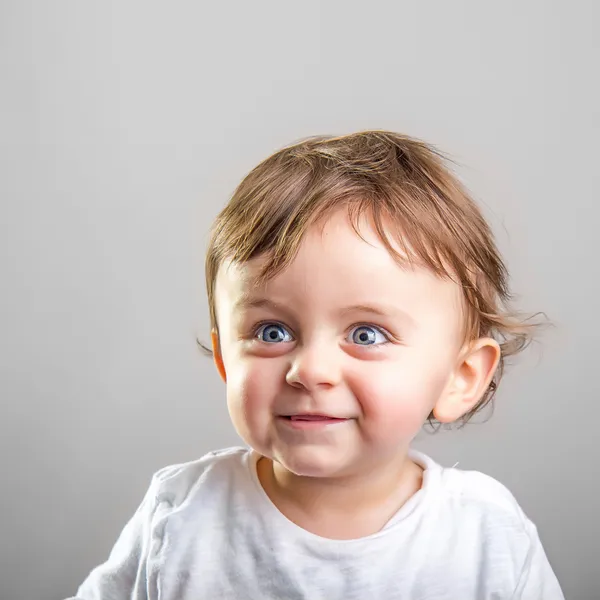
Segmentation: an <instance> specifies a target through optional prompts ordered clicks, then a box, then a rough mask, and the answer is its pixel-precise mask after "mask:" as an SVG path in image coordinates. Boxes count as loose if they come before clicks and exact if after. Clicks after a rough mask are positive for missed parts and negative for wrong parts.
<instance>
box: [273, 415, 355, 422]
mask: <svg viewBox="0 0 600 600" xmlns="http://www.w3.org/2000/svg"><path fill="white" fill-rule="evenodd" d="M282 418H283V419H286V420H288V421H292V422H302V421H312V422H325V423H337V422H341V421H347V420H348V419H344V418H340V417H331V416H329V415H313V414H298V415H283V416H282Z"/></svg>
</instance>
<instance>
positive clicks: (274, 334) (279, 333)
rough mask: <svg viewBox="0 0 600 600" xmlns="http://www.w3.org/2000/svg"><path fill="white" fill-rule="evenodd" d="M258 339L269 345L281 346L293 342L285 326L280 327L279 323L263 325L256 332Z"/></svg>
mask: <svg viewBox="0 0 600 600" xmlns="http://www.w3.org/2000/svg"><path fill="white" fill-rule="evenodd" d="M256 337H257V338H258V339H259V340H260V341H261V342H267V343H268V344H279V343H281V342H291V341H292V340H293V337H292V335H291V334H290V332H289V331H288V330H287V329H286V328H285V327H284V326H283V325H278V324H277V323H266V324H265V325H261V326H260V327H259V328H258V330H257V331H256Z"/></svg>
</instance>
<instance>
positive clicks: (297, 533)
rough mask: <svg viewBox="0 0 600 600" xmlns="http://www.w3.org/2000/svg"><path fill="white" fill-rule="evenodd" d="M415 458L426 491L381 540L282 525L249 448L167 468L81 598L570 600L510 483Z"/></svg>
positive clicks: (82, 590) (284, 522)
mask: <svg viewBox="0 0 600 600" xmlns="http://www.w3.org/2000/svg"><path fill="white" fill-rule="evenodd" d="M411 458H412V459H413V460H414V461H415V462H417V463H418V464H420V465H421V466H422V467H423V468H424V474H423V485H422V488H421V490H420V491H419V492H417V494H415V495H414V496H413V497H412V498H411V499H410V500H409V501H408V502H407V503H406V504H405V505H404V506H403V507H402V508H401V509H400V510H399V512H398V513H397V514H396V515H395V516H394V517H393V518H392V520H391V521H390V522H389V523H388V524H387V525H386V526H385V527H384V528H383V529H382V530H381V531H379V532H378V533H375V534H373V535H370V536H368V537H365V538H360V539H355V540H331V539H326V538H322V537H319V536H317V535H314V534H312V533H309V532H308V531H306V530H304V529H302V528H300V527H298V526H297V525H295V524H294V523H292V522H291V521H289V520H288V519H287V518H286V517H284V516H283V514H282V513H280V512H279V510H278V509H277V508H276V507H275V506H274V505H273V504H272V503H271V501H270V500H269V498H268V496H267V495H266V493H265V492H264V490H263V489H262V487H261V485H260V483H259V481H258V477H257V474H256V463H257V459H258V457H257V455H256V453H254V452H253V451H251V450H248V449H247V448H230V449H226V450H222V451H219V452H213V453H210V454H208V455H206V456H204V457H203V458H201V459H199V460H197V461H194V462H190V463H187V464H182V465H177V466H172V467H167V468H165V469H162V470H161V471H159V472H158V473H156V474H155V476H154V477H153V479H152V483H151V485H150V489H149V490H148V492H147V494H146V496H145V498H144V500H143V502H142V504H141V505H140V507H139V508H138V510H137V511H136V513H135V515H134V516H133V517H132V519H131V520H130V521H129V523H128V524H127V525H126V527H125V529H124V530H123V532H122V533H121V535H120V537H119V539H118V541H117V543H116V544H115V546H114V548H113V550H112V552H111V554H110V557H109V559H108V561H107V562H106V563H104V564H103V565H100V566H99V567H97V568H96V569H95V570H94V571H92V573H91V574H90V575H89V577H88V578H87V579H86V581H85V582H84V583H83V584H82V585H81V587H80V588H79V590H78V594H77V598H78V599H82V600H125V599H127V600H204V599H207V600H209V599H210V600H216V599H219V600H228V599H234V598H235V599H249V600H253V599H256V600H270V599H289V600H300V599H302V600H338V599H339V600H353V599H356V600H378V599H382V600H395V599H409V600H471V599H473V600H492V599H493V600H505V599H509V598H511V599H512V598H514V599H517V598H518V599H521V600H534V599H535V600H561V599H563V595H562V592H561V590H560V586H559V584H558V582H557V580H556V577H555V576H554V573H553V572H552V569H551V567H550V564H549V563H548V560H547V558H546V555H545V553H544V550H543V548H542V545H541V543H540V540H539V538H538V534H537V531H536V528H535V527H534V525H533V524H532V523H531V522H530V521H529V520H528V519H527V517H526V516H525V515H524V514H523V512H522V510H521V509H520V507H519V505H518V504H517V502H516V500H515V499H514V498H513V496H512V495H511V494H510V492H509V491H508V490H507V489H506V488H505V487H504V486H502V485H501V484H500V483H498V482H497V481H495V480H494V479H492V478H490V477H487V476H486V475H483V474H481V473H477V472H469V471H459V470H456V469H444V468H442V467H441V466H439V465H438V464H436V463H435V462H434V461H433V460H432V459H431V458H429V457H427V456H425V455H423V454H421V453H417V452H413V453H412V454H411ZM349 501H351V499H350V498H349Z"/></svg>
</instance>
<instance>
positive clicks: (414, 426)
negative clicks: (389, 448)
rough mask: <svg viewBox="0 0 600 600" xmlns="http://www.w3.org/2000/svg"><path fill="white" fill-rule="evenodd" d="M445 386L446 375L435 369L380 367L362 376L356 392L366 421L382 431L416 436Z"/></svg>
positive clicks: (366, 423) (368, 424)
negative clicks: (369, 374)
mask: <svg viewBox="0 0 600 600" xmlns="http://www.w3.org/2000/svg"><path fill="white" fill-rule="evenodd" d="M443 387H444V385H443V377H441V376H436V375H435V374H434V373H431V372H428V373H425V372H421V373H419V372H415V371H411V370H409V369H406V370H405V369H402V370H400V369H397V370H392V369H380V370H379V372H378V373H373V374H372V376H371V377H368V378H361V379H360V380H359V381H358V382H357V385H356V388H355V389H356V391H355V394H356V396H357V398H358V400H359V402H360V404H361V408H362V412H363V417H364V422H365V425H367V426H369V427H371V426H372V427H373V429H374V430H378V431H379V432H381V433H382V434H384V432H386V431H390V432H394V434H395V435H401V436H412V435H414V434H415V433H416V432H417V431H418V430H419V429H420V428H421V426H422V425H423V423H424V422H425V421H426V419H427V417H428V416H429V414H430V412H431V410H432V409H433V406H434V405H435V402H436V401H437V399H438V398H439V395H440V394H441V391H442V390H443Z"/></svg>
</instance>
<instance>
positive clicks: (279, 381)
mask: <svg viewBox="0 0 600 600" xmlns="http://www.w3.org/2000/svg"><path fill="white" fill-rule="evenodd" d="M360 231H361V235H362V236H363V237H364V238H365V240H366V241H364V240H362V239H361V238H360V237H359V236H357V235H356V233H355V232H354V230H353V229H352V227H351V225H350V223H349V221H348V218H347V216H346V214H345V213H344V212H340V213H337V214H335V215H334V216H333V217H332V218H331V219H330V220H329V221H328V222H327V223H326V224H325V227H324V228H323V227H315V228H314V229H313V230H311V231H309V232H308V233H307V235H306V237H305V238H304V240H303V242H302V245H301V247H300V250H299V253H298V255H297V257H296V258H295V259H294V261H293V262H292V263H291V264H290V265H289V267H287V268H286V269H285V270H284V271H282V272H281V273H279V274H278V275H276V276H275V277H274V278H272V279H271V280H270V281H268V282H267V284H265V285H264V286H257V285H256V281H257V275H258V273H259V272H260V268H261V266H262V264H263V260H262V259H260V258H259V259H254V260H252V261H249V262H248V263H244V264H227V265H225V266H223V267H222V268H221V269H220V271H219V274H218V277H217V288H216V308H217V315H218V325H219V336H220V338H219V339H220V346H221V356H222V360H223V364H224V368H225V372H226V376H227V401H228V406H229V411H230V414H231V417H232V420H233V423H234V425H235V427H236V429H237V431H238V433H239V434H240V435H241V437H242V438H243V439H244V440H245V441H246V442H247V443H248V444H249V445H250V446H252V447H253V448H254V449H255V450H257V451H258V452H259V453H260V454H262V455H264V456H267V457H269V458H272V459H273V460H275V461H278V462H279V463H281V465H283V466H284V467H285V468H287V469H289V470H290V471H292V472H294V473H296V474H298V475H308V476H317V477H318V476H320V477H327V476H336V475H349V474H352V473H354V472H356V471H359V470H360V469H369V468H372V467H373V466H375V465H376V464H377V463H379V462H380V461H388V460H391V459H393V458H395V457H398V455H400V454H402V453H404V452H405V451H406V449H407V447H408V444H409V443H410V441H411V440H412V439H413V438H414V437H415V435H416V434H417V433H418V431H419V430H420V428H421V427H422V425H423V423H424V422H425V420H426V419H427V416H428V415H429V414H430V412H431V410H432V409H433V407H434V406H435V405H436V402H438V400H440V398H441V397H443V395H444V393H445V390H446V388H447V384H448V382H449V381H450V379H451V377H452V374H453V372H454V369H455V367H456V364H457V357H458V354H459V351H460V348H461V341H462V337H461V334H462V316H461V315H462V312H461V293H460V288H459V287H458V286H457V285H456V284H455V283H452V282H450V281H446V280H441V279H439V278H437V277H436V276H435V275H434V274H433V273H431V272H430V271H429V270H427V269H424V268H418V269H414V270H409V269H403V268H401V267H400V266H399V265H398V264H397V263H396V262H395V261H394V259H393V258H392V257H391V256H390V254H389V253H388V251H387V250H386V249H385V247H384V246H383V244H382V243H381V241H380V240H379V238H378V237H377V234H376V233H375V231H374V230H373V229H372V228H371V226H370V224H369V223H368V222H367V221H366V220H365V221H364V222H363V223H362V224H361V228H360Z"/></svg>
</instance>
